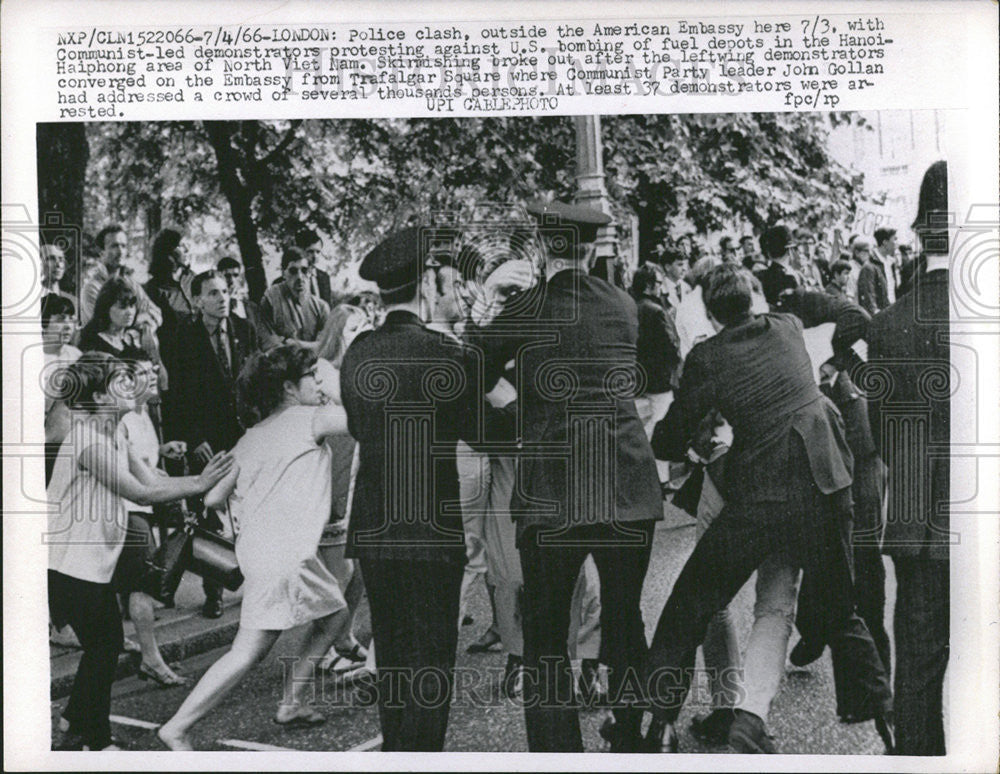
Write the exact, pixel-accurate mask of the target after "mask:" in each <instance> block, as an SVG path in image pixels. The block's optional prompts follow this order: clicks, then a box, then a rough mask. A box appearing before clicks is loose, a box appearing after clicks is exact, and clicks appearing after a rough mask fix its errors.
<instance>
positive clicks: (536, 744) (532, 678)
mask: <svg viewBox="0 0 1000 774" xmlns="http://www.w3.org/2000/svg"><path fill="white" fill-rule="evenodd" d="M527 209H528V212H529V213H530V214H531V215H532V216H533V218H534V219H535V220H536V221H537V224H538V231H539V234H540V237H541V243H542V245H543V249H544V253H545V281H544V293H543V297H542V301H541V303H540V305H539V307H538V311H537V318H536V321H535V325H534V326H533V328H534V329H535V331H536V332H537V333H536V335H534V336H533V337H532V338H531V339H530V340H523V341H522V342H521V343H520V346H519V347H518V349H517V358H518V363H517V368H518V374H519V382H520V385H519V388H518V390H519V392H518V396H519V397H518V400H519V402H520V403H521V417H520V422H521V427H522V440H523V449H522V451H521V454H520V460H519V470H518V480H517V485H516V486H515V487H514V495H513V498H512V501H511V512H512V514H513V515H514V518H515V519H516V520H517V545H518V550H519V552H520V556H521V567H522V570H523V573H524V622H523V625H524V666H525V671H524V706H525V710H524V714H525V725H526V727H527V735H528V748H529V749H530V750H531V751H533V752H535V751H562V752H581V751H582V750H583V745H582V740H581V736H580V723H579V716H578V712H577V708H576V705H575V702H574V693H573V687H572V686H573V683H572V671H571V667H570V662H569V656H568V654H567V647H566V639H567V634H568V630H569V626H570V623H569V621H570V605H571V600H572V597H573V591H574V587H575V585H576V583H577V577H578V575H579V572H580V568H581V566H582V565H583V563H584V561H585V560H586V558H587V556H588V554H589V555H591V556H593V558H594V562H595V564H596V566H597V569H598V572H599V574H600V586H601V632H602V639H603V641H602V648H601V650H602V653H603V658H602V661H604V663H606V664H607V665H608V686H609V691H608V693H609V698H610V700H611V702H612V704H613V711H614V714H615V719H616V723H615V724H614V725H613V726H610V725H609V729H608V730H609V731H610V733H609V734H608V736H610V738H611V740H612V750H615V751H630V750H633V749H636V748H637V745H638V744H639V739H640V735H639V722H640V720H641V712H638V711H636V710H635V709H634V708H632V707H630V706H625V705H624V704H623V703H622V702H620V701H616V699H617V698H618V697H619V696H620V695H621V688H622V683H623V681H624V680H625V679H626V672H627V670H628V669H629V668H636V667H638V666H639V665H640V664H641V663H642V661H643V659H644V656H645V652H646V638H645V629H644V626H643V622H642V616H641V612H640V609H639V599H640V595H641V591H642V583H643V580H644V578H645V575H646V568H647V566H648V563H649V554H650V547H651V545H652V539H653V526H654V524H655V521H656V520H657V519H661V518H662V517H663V504H662V499H661V494H660V484H659V478H658V476H657V472H656V464H655V461H654V458H653V453H652V450H651V448H650V445H649V441H648V440H647V438H646V434H645V432H644V430H643V426H642V423H641V421H640V420H639V417H638V415H637V413H636V410H635V397H636V395H638V394H641V392H642V384H641V381H642V378H641V376H639V374H638V371H637V368H636V340H637V336H638V325H639V323H638V316H637V312H636V305H635V302H634V301H633V300H632V299H631V298H630V297H629V296H628V295H627V294H626V293H625V292H624V291H622V290H620V289H619V288H617V287H614V286H613V285H611V284H609V283H608V282H606V281H604V280H602V279H598V278H596V277H593V276H590V275H589V274H588V269H589V268H590V263H591V257H592V254H593V243H594V241H595V240H596V238H597V232H598V229H599V228H600V227H601V226H604V225H606V224H608V223H609V222H610V218H608V216H607V215H605V214H604V213H602V212H600V211H597V210H593V209H590V208H587V207H580V206H573V205H568V204H563V203H560V202H552V203H544V202H533V203H531V204H529V205H528V207H527ZM606 738H607V737H606Z"/></svg>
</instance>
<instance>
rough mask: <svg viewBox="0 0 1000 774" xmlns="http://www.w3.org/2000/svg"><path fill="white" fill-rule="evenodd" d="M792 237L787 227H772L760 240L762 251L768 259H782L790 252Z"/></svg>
mask: <svg viewBox="0 0 1000 774" xmlns="http://www.w3.org/2000/svg"><path fill="white" fill-rule="evenodd" d="M791 241H792V235H791V234H790V233H789V231H788V227H787V226H772V227H771V228H769V229H768V230H767V231H765V232H764V236H762V237H761V238H760V249H761V250H763V251H764V255H765V256H767V257H768V258H780V257H781V256H783V255H784V254H785V252H786V251H787V250H788V244H789V243H790V242H791Z"/></svg>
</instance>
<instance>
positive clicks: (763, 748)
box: [729, 710, 778, 755]
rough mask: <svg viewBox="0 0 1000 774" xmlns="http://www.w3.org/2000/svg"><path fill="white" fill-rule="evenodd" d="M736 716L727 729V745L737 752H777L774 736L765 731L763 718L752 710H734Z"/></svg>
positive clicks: (771, 753)
mask: <svg viewBox="0 0 1000 774" xmlns="http://www.w3.org/2000/svg"><path fill="white" fill-rule="evenodd" d="M735 714H736V717H735V718H734V720H733V725H732V726H731V727H730V729H729V746H730V747H732V748H733V749H734V750H735V751H736V752H739V753H767V754H770V755H773V754H774V753H776V752H778V750H777V748H776V747H775V746H774V738H773V737H771V735H770V734H768V733H767V727H766V726H765V725H764V720H763V719H762V718H760V717H758V716H757V715H754V714H753V713H752V712H745V711H743V710H735Z"/></svg>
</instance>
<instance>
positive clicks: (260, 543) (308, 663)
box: [158, 345, 347, 750]
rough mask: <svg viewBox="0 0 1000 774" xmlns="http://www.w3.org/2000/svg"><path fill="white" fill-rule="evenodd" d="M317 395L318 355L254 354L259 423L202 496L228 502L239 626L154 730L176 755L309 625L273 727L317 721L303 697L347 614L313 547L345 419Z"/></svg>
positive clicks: (250, 380) (247, 392)
mask: <svg viewBox="0 0 1000 774" xmlns="http://www.w3.org/2000/svg"><path fill="white" fill-rule="evenodd" d="M320 387H321V382H320V380H319V379H318V378H317V376H316V358H315V356H314V355H313V354H311V353H310V352H308V351H306V350H305V349H303V348H301V347H298V346H295V345H290V346H282V347H278V348H275V349H272V350H269V351H268V352H264V353H260V354H258V355H256V356H255V357H254V358H253V359H252V360H250V361H249V362H248V363H247V365H246V367H245V368H244V371H243V373H242V374H241V375H240V380H239V389H240V396H241V398H242V399H243V401H244V403H246V404H249V405H250V406H252V408H253V409H254V410H255V411H256V413H257V416H260V417H263V419H261V420H260V421H259V422H257V424H256V425H254V426H253V427H251V428H250V429H249V430H248V431H247V433H246V435H244V436H243V438H241V439H240V440H239V442H238V443H237V444H236V447H235V448H234V449H233V456H234V457H235V459H236V464H237V466H238V467H237V469H235V470H234V471H233V472H232V473H231V474H230V475H229V476H227V477H226V478H225V479H224V480H222V481H220V482H219V484H218V485H217V486H216V487H214V488H213V489H212V491H211V492H209V493H208V495H207V497H206V498H205V502H206V504H207V505H209V506H210V507H214V508H222V507H225V505H226V503H227V501H228V504H229V506H230V508H231V512H232V514H233V516H234V520H235V523H236V529H237V537H236V557H237V559H238V560H239V564H240V569H241V570H242V572H243V575H244V577H245V581H244V586H243V607H242V611H241V616H240V626H239V630H238V631H237V633H236V638H235V639H234V640H233V645H232V647H231V648H230V650H229V652H228V653H226V654H225V655H224V656H222V658H220V659H219V660H218V661H216V662H215V664H213V665H212V667H211V668H210V669H209V670H208V671H207V672H206V673H205V674H204V676H203V677H202V678H201V680H200V681H199V683H198V684H197V685H196V686H195V688H194V690H193V691H192V692H191V694H190V695H189V696H188V697H187V699H186V700H185V701H184V703H183V704H182V705H181V707H180V709H179V710H177V713H176V714H175V715H174V716H173V717H172V718H171V719H170V720H168V721H167V722H166V723H165V724H164V725H163V726H162V727H161V728H160V730H159V732H158V733H159V737H160V739H161V740H162V741H163V743H164V744H166V745H167V747H169V748H170V749H172V750H190V749H193V747H192V746H191V741H190V739H189V738H188V731H189V730H190V728H191V726H192V725H194V723H196V722H197V721H198V720H200V719H201V718H202V717H204V716H205V715H206V714H207V713H208V712H209V711H210V710H212V709H213V708H214V707H215V706H217V705H218V704H219V703H220V702H221V701H222V700H223V699H224V698H225V697H226V696H227V695H228V694H229V692H230V691H232V689H233V688H235V687H236V685H237V684H239V682H240V681H241V680H242V679H243V678H244V677H245V676H246V675H247V674H248V673H249V672H250V670H251V669H252V668H253V667H254V666H255V665H256V664H258V663H259V662H260V661H261V660H263V658H264V657H265V656H266V655H267V653H268V651H270V650H271V647H272V646H273V645H274V643H275V642H276V641H277V639H278V637H279V636H280V635H281V633H282V632H283V631H285V630H286V629H292V628H294V627H297V626H301V625H303V624H306V623H310V622H311V626H310V627H309V630H308V632H307V633H306V636H305V638H304V639H303V643H302V648H301V650H300V652H299V658H298V659H297V660H296V662H295V665H294V666H293V667H292V668H291V669H289V670H288V671H287V673H286V679H285V689H284V694H283V701H282V703H281V704H279V705H278V712H277V715H276V716H275V718H274V720H275V722H276V723H279V724H283V725H312V724H317V723H322V722H323V716H322V715H321V714H319V713H318V712H315V711H314V710H312V709H310V708H309V707H308V706H304V705H303V704H302V696H303V693H304V690H305V687H306V685H305V681H306V680H308V677H309V675H310V674H311V673H312V671H313V670H314V668H315V666H314V665H315V663H316V661H317V660H319V659H321V658H322V657H323V655H324V654H325V653H326V652H327V650H328V649H329V648H330V646H331V645H332V644H333V642H334V639H335V638H336V636H337V634H338V632H339V629H340V627H341V625H342V621H341V620H340V619H341V618H342V617H343V616H344V615H346V607H347V606H346V603H345V602H344V597H343V595H342V594H341V592H340V588H339V586H338V584H337V580H336V578H334V576H333V575H332V574H331V573H330V571H329V570H328V569H327V568H326V566H325V565H324V564H323V562H322V561H321V560H320V559H319V556H318V554H317V549H318V546H319V540H320V536H321V534H322V532H323V525H324V524H326V522H327V520H328V519H329V517H330V490H331V472H330V449H329V446H327V445H326V444H325V443H324V440H325V439H326V438H327V437H328V436H330V435H336V434H339V433H346V432H347V419H346V415H345V414H344V411H343V409H341V408H340V407H339V406H335V405H332V404H331V405H320V402H321V392H320Z"/></svg>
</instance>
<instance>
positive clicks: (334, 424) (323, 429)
mask: <svg viewBox="0 0 1000 774" xmlns="http://www.w3.org/2000/svg"><path fill="white" fill-rule="evenodd" d="M312 430H313V438H315V439H316V443H321V442H322V441H323V439H324V438H327V437H328V436H331V435H347V433H348V430H347V412H346V411H344V409H343V407H341V406H338V405H336V404H335V403H328V404H326V405H325V406H320V407H318V408H317V409H316V413H315V414H314V415H313V423H312Z"/></svg>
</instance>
